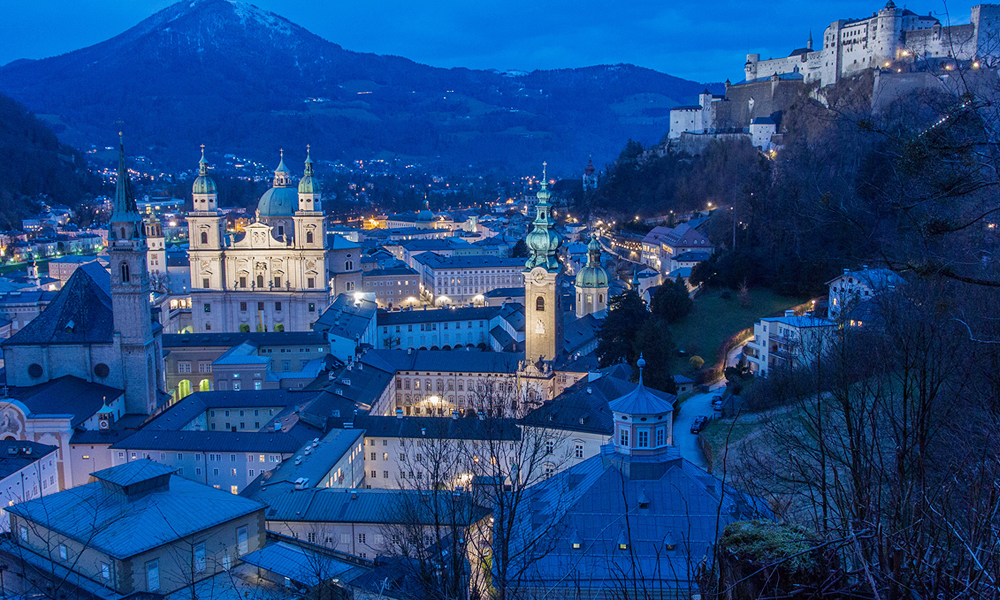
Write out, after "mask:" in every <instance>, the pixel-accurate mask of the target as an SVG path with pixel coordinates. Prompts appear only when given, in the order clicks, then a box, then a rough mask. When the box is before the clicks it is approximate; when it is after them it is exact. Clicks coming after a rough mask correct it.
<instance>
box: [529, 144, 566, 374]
mask: <svg viewBox="0 0 1000 600" xmlns="http://www.w3.org/2000/svg"><path fill="white" fill-rule="evenodd" d="M545 167H546V165H545V163H542V189H540V190H538V206H537V214H536V215H535V221H534V225H535V228H534V230H532V232H531V233H529V234H528V237H527V239H526V243H527V245H528V248H529V249H530V250H531V257H530V258H529V259H528V262H526V263H525V265H524V301H525V337H524V352H525V360H526V361H528V362H529V363H532V364H535V363H536V362H538V361H541V362H545V361H551V360H555V358H556V357H557V356H558V355H559V354H560V353H561V352H562V351H563V342H564V340H563V336H562V307H561V306H560V294H561V293H562V263H560V262H559V258H558V256H557V255H556V252H557V251H558V250H559V246H560V245H561V244H562V237H561V236H560V235H559V234H558V233H556V230H555V220H553V218H552V205H550V204H549V198H551V197H552V193H551V192H549V182H548V180H547V176H548V174H547V173H546V171H545Z"/></svg>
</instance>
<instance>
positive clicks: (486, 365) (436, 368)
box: [360, 350, 524, 373]
mask: <svg viewBox="0 0 1000 600" xmlns="http://www.w3.org/2000/svg"><path fill="white" fill-rule="evenodd" d="M522 360H524V355H523V354H520V353H516V352H479V351H476V350H457V351H455V350H453V351H447V350H369V351H368V352H365V353H364V354H363V355H361V358H360V361H361V362H363V363H366V364H371V365H373V366H375V367H378V368H380V369H382V370H383V371H387V372H390V373H396V372H397V371H426V372H440V373H455V372H459V373H516V372H517V369H518V367H519V364H520V362H521V361H522Z"/></svg>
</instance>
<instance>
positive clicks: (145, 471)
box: [91, 460, 177, 487]
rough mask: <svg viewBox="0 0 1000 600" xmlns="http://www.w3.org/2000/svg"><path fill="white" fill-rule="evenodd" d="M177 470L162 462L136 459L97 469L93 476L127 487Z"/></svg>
mask: <svg viewBox="0 0 1000 600" xmlns="http://www.w3.org/2000/svg"><path fill="white" fill-rule="evenodd" d="M176 471H177V469H174V468H173V467H168V466H167V465H161V464H160V463H158V462H153V461H151V460H135V461H132V462H128V463H125V464H123V465H118V466H117V467H111V468H108V469H103V470H101V471H97V472H96V473H91V476H92V477H94V479H99V480H101V481H106V482H108V483H111V484H114V485H116V486H118V487H126V486H129V485H134V484H136V483H142V482H144V481H149V480H151V479H155V478H157V477H163V476H164V475H169V474H171V473H174V472H176Z"/></svg>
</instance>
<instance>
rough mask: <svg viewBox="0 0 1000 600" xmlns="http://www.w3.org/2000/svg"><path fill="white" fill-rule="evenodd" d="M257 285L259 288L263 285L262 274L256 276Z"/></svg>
mask: <svg viewBox="0 0 1000 600" xmlns="http://www.w3.org/2000/svg"><path fill="white" fill-rule="evenodd" d="M257 287H259V288H262V287H264V276H263V275H258V276H257Z"/></svg>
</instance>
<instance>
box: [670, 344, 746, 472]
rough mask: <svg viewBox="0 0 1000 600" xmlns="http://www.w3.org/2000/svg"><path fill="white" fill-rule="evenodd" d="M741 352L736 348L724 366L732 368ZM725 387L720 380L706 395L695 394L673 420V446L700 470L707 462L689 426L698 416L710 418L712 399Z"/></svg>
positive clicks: (724, 383)
mask: <svg viewBox="0 0 1000 600" xmlns="http://www.w3.org/2000/svg"><path fill="white" fill-rule="evenodd" d="M742 352H743V346H740V347H739V348H736V349H735V350H733V351H732V352H730V353H729V356H727V357H726V365H727V366H733V365H735V364H736V361H737V360H738V359H739V355H740V354H742ZM725 387H726V380H725V378H721V379H719V380H718V381H716V382H715V383H713V384H712V385H710V386H709V391H708V393H706V394H695V395H694V396H691V397H690V398H688V399H687V400H685V401H684V404H683V405H681V410H680V413H678V414H677V415H676V418H675V419H674V446H676V447H677V449H678V450H680V452H681V456H683V457H684V458H686V459H687V460H689V461H691V462H693V463H694V464H696V465H698V466H699V467H701V468H702V469H708V462H707V461H706V460H705V455H704V454H703V453H702V451H701V448H699V447H698V436H697V435H696V434H693V433H691V425H692V424H693V423H694V420H695V419H696V418H697V417H698V416H699V415H705V416H706V417H709V418H712V417H713V415H714V414H715V411H714V410H713V409H712V397H713V396H718V395H720V394H721V393H722V390H724V389H725Z"/></svg>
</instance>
